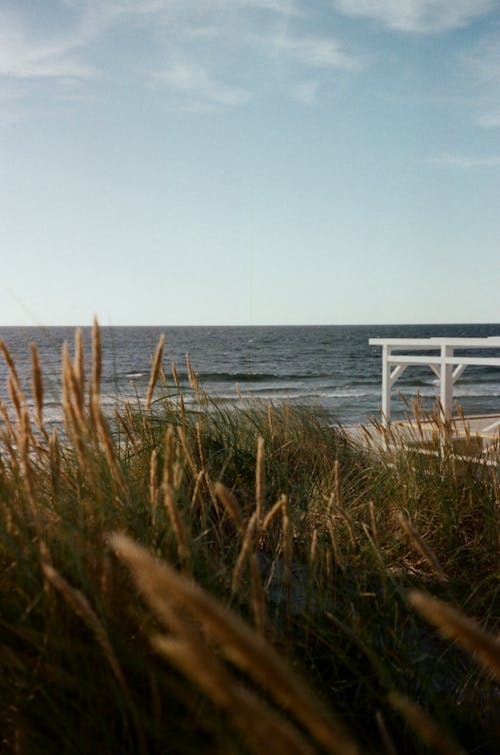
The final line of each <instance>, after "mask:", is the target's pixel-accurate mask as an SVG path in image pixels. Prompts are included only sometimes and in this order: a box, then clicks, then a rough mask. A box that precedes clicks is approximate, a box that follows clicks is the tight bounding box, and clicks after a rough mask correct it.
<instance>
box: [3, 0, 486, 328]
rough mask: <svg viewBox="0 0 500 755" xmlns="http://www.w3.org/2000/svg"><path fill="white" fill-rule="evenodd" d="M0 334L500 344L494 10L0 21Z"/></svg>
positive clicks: (129, 2) (244, 3)
mask: <svg viewBox="0 0 500 755" xmlns="http://www.w3.org/2000/svg"><path fill="white" fill-rule="evenodd" d="M0 254H1V262H2V267H1V270H2V274H1V276H0V324H3V325H11V324H27V325H53V324H71V325H72V324H84V325H85V324H89V323H90V322H91V319H92V317H93V315H94V314H97V315H98V317H99V319H100V321H101V323H102V324H114V325H122V324H137V325H142V324H158V325H169V324H187V325H189V324H227V325H230V324H235V325H236V324H255V325H256V324H293V323H298V324H306V323H310V324H337V323H339V324H341V323H391V322H392V323H396V322H407V323H411V322H416V323H418V322H499V321H500V305H499V303H498V302H499V300H500V296H499V284H500V2H499V0H453V2H452V1H451V0H420V2H418V1H417V0H324V1H323V2H319V1H313V2H305V1H303V0H143V2H139V0H109V1H108V0H12V1H10V0H1V2H0Z"/></svg>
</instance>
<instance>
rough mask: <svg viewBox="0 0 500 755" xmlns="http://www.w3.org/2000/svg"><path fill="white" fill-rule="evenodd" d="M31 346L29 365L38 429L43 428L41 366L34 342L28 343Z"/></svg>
mask: <svg viewBox="0 0 500 755" xmlns="http://www.w3.org/2000/svg"><path fill="white" fill-rule="evenodd" d="M30 348H31V365H32V382H33V398H34V400H35V412H36V421H37V425H38V427H39V429H40V430H43V380H42V368H41V366H40V357H39V355H38V349H37V347H36V344H35V343H32V344H31V345H30Z"/></svg>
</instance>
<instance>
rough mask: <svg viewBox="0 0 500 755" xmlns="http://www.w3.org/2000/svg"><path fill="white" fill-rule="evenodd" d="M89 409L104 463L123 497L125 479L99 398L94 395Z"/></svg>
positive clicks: (125, 490) (125, 487) (125, 488)
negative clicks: (90, 409)
mask: <svg viewBox="0 0 500 755" xmlns="http://www.w3.org/2000/svg"><path fill="white" fill-rule="evenodd" d="M91 408H92V417H93V420H94V424H95V427H96V429H97V434H98V436H99V440H100V441H101V443H102V447H103V449H104V455H105V456H106V461H107V462H108V467H109V469H110V472H111V477H112V479H113V482H114V483H115V484H116V486H117V488H118V489H119V490H120V492H121V493H122V494H123V495H125V494H126V492H127V486H126V483H125V478H124V477H123V472H122V470H121V468H120V463H119V461H118V457H117V454H116V451H115V447H114V443H113V440H112V438H111V434H110V432H109V430H108V428H107V426H106V422H105V420H104V417H103V416H102V412H101V406H100V402H99V397H98V396H96V395H94V396H93V397H92V407H91Z"/></svg>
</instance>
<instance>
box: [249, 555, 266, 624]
mask: <svg viewBox="0 0 500 755" xmlns="http://www.w3.org/2000/svg"><path fill="white" fill-rule="evenodd" d="M250 576H251V586H252V610H253V615H254V620H255V628H256V630H257V633H258V634H260V635H262V636H264V634H265V628H266V602H265V595H264V590H263V589H262V580H261V577H260V570H259V564H258V563H257V556H256V555H255V553H252V554H251V555H250Z"/></svg>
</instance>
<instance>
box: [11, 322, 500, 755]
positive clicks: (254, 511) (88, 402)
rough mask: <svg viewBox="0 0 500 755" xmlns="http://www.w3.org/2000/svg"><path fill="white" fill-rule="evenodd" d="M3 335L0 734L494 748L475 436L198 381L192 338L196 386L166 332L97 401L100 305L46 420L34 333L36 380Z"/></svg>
mask: <svg viewBox="0 0 500 755" xmlns="http://www.w3.org/2000/svg"><path fill="white" fill-rule="evenodd" d="M0 349H1V351H2V353H3V356H4V359H5V362H6V364H7V367H8V370H9V393H10V402H9V404H8V405H2V406H0V413H1V417H2V424H1V425H0V444H1V453H0V663H1V669H2V674H1V676H0V701H1V702H0V731H1V732H2V733H1V734H0V736H1V737H2V742H1V747H0V750H1V751H2V752H6V753H21V754H22V755H31V753H91V752H92V753H94V752H96V751H97V752H106V753H114V752H117V753H118V752H120V753H136V752H138V753H164V752H173V753H197V752H207V753H240V752H241V753H248V752H254V753H262V752H273V753H283V754H284V755H285V754H286V753H310V752H319V753H321V752H331V753H358V752H359V753H361V752H377V753H393V752H408V753H417V752H428V751H429V748H430V750H431V751H435V752H446V753H449V752H462V751H463V750H466V751H474V752H478V753H479V752H480V753H487V752H494V751H495V752H496V745H497V744H498V741H497V738H498V735H499V719H498V687H497V686H496V684H497V683H496V681H495V677H498V676H499V667H500V661H499V656H500V650H499V641H498V639H497V637H496V633H497V632H498V626H497V624H496V622H497V617H498V579H497V578H498V574H497V567H498V520H497V516H498V499H499V493H498V476H497V475H498V472H497V468H496V467H495V466H492V465H490V466H487V465H484V464H479V463H478V459H472V460H470V459H467V458H465V457H467V456H470V455H472V454H473V453H477V451H476V450H475V446H474V448H473V444H472V442H471V448H470V453H469V454H467V453H462V455H461V458H458V457H457V455H456V454H453V453H452V452H451V447H450V446H449V442H448V440H447V439H446V434H445V433H437V434H436V438H435V442H434V447H433V448H431V449H430V450H431V451H432V452H433V453H431V454H430V455H422V454H421V453H420V452H419V450H418V449H417V448H416V447H411V446H408V444H407V443H405V442H403V439H402V438H398V437H396V436H394V435H393V437H391V438H390V439H388V438H386V441H387V440H390V441H391V442H390V443H389V442H386V443H384V444H382V445H381V446H379V445H377V444H375V443H374V444H373V445H374V446H375V445H377V447H376V448H375V447H374V448H371V449H370V447H369V445H368V446H367V445H366V444H362V445H357V444H356V443H355V442H354V441H353V440H352V439H351V438H350V437H349V436H348V434H346V432H345V431H344V430H343V429H342V428H341V427H338V426H331V424H329V422H328V421H327V418H326V417H324V416H322V415H321V412H319V411H318V410H313V409H300V408H294V407H291V406H287V405H279V406H276V405H272V404H269V405H264V404H262V403H258V402H254V403H246V404H242V405H241V406H239V407H236V408H225V407H223V406H222V405H221V404H218V403H217V402H212V401H211V400H210V399H209V398H208V397H207V396H206V395H205V394H204V393H203V390H202V388H201V387H200V386H199V385H198V382H197V380H196V376H195V374H194V372H193V369H192V367H191V365H190V363H189V362H188V365H187V366H188V372H189V375H190V380H191V385H192V395H191V396H190V399H192V400H191V401H189V402H188V401H187V397H186V396H184V395H183V394H182V392H181V390H180V388H179V385H178V380H177V378H176V372H175V368H174V369H173V375H172V378H170V377H167V376H166V374H165V371H164V369H163V364H162V357H163V340H161V341H160V343H159V345H158V348H157V350H156V354H155V355H154V358H153V359H152V370H151V379H150V381H149V386H148V391H147V395H146V396H145V397H144V399H137V401H136V402H134V403H126V404H123V405H121V406H119V408H117V409H116V412H115V414H114V415H113V416H106V415H105V414H104V413H103V411H102V408H101V403H100V380H101V346H100V335H99V328H98V326H97V324H95V326H94V335H93V362H92V364H91V365H85V364H84V362H83V345H82V337H81V333H79V332H77V334H76V338H75V346H74V348H73V355H72V356H71V355H70V349H69V348H68V347H66V348H65V349H64V351H63V355H62V396H61V409H62V413H63V417H64V427H63V428H60V429H54V428H50V427H46V425H45V424H44V407H43V400H44V399H43V396H44V393H43V377H42V365H41V364H40V360H39V358H38V352H37V350H36V347H33V348H32V361H33V378H32V385H31V386H22V385H21V384H20V380H19V376H18V374H17V372H16V369H15V365H14V363H13V360H12V358H11V356H10V354H9V351H8V348H7V345H6V344H4V343H0ZM87 374H88V376H89V378H88V379H89V383H88V386H87V384H86V375H87ZM29 398H31V400H29ZM379 431H380V428H376V427H374V428H371V429H370V428H368V429H367V435H371V436H372V439H374V438H376V437H380V432H379ZM389 432H391V433H392V432H393V431H392V430H390V431H389ZM466 450H467V449H466Z"/></svg>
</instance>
